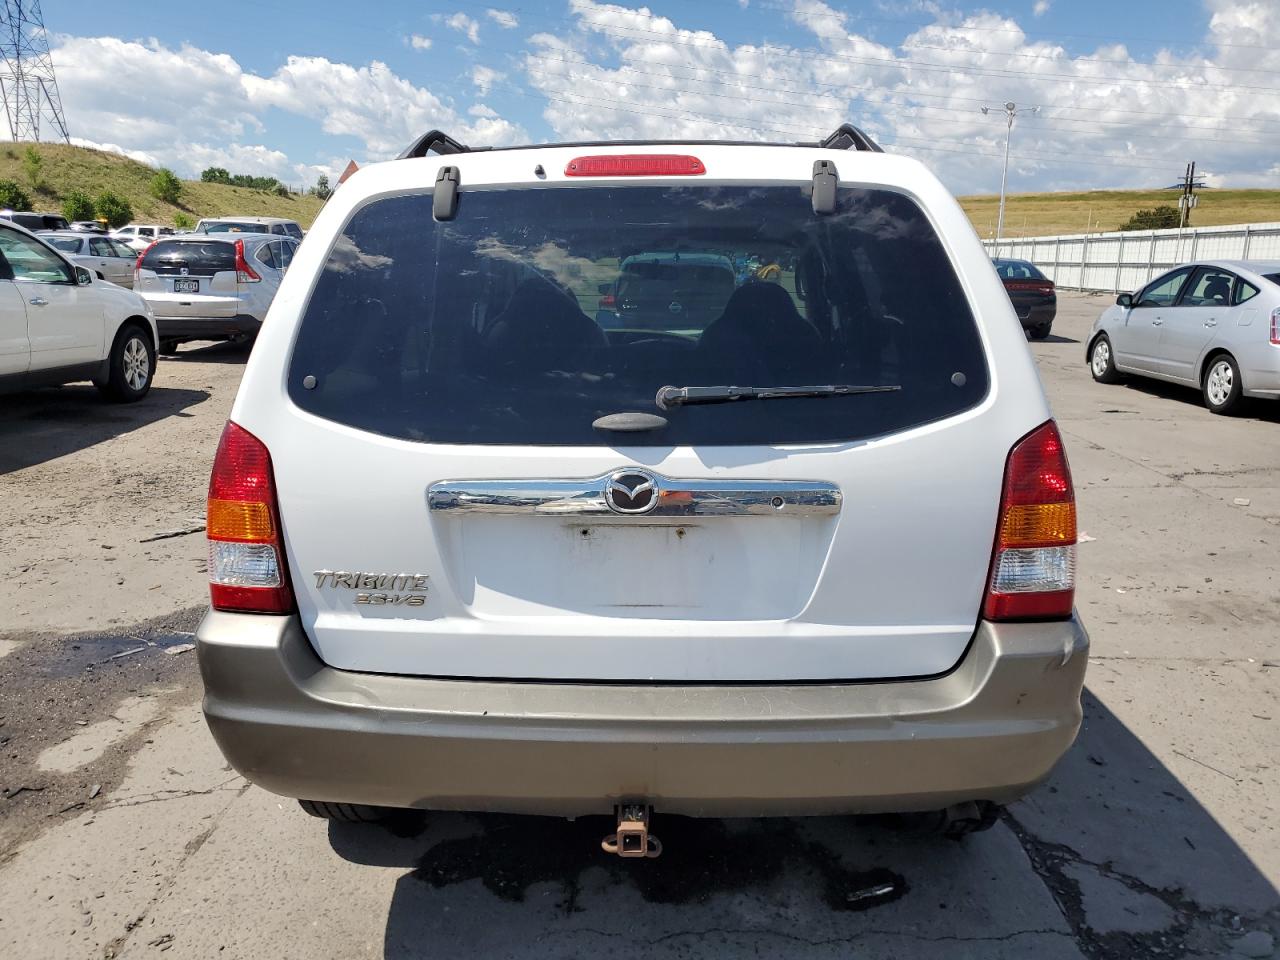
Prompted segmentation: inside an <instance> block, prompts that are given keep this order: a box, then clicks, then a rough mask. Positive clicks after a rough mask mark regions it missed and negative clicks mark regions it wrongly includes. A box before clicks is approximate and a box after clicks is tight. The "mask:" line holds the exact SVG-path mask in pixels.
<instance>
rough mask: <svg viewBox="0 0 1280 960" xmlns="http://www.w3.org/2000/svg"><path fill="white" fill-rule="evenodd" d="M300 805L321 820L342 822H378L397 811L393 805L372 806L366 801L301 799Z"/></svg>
mask: <svg viewBox="0 0 1280 960" xmlns="http://www.w3.org/2000/svg"><path fill="white" fill-rule="evenodd" d="M298 806H300V807H302V809H303V810H304V811H306V812H307V813H309V814H311V816H313V817H318V818H320V819H321V820H337V821H339V822H340V823H377V822H378V821H380V820H386V819H387V818H389V817H390V816H391V815H392V814H394V813H395V812H396V811H395V810H393V809H392V808H391V807H371V806H369V805H368V804H364V803H329V802H328V801H325V800H299V801H298Z"/></svg>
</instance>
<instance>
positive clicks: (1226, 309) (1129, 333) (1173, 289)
mask: <svg viewBox="0 0 1280 960" xmlns="http://www.w3.org/2000/svg"><path fill="white" fill-rule="evenodd" d="M1087 358H1088V362H1089V369H1090V372H1091V373H1092V374H1093V378H1094V379H1095V380H1097V381H1098V382H1100V383H1118V382H1120V380H1121V379H1123V377H1124V375H1125V374H1139V375H1141V376H1144V377H1154V378H1156V379H1159V380H1168V381H1170V382H1172V383H1181V384H1185V385H1187V386H1193V387H1198V388H1199V389H1200V391H1201V393H1202V394H1203V396H1204V402H1205V406H1207V407H1208V408H1209V409H1210V410H1211V411H1213V412H1214V413H1224V414H1225V413H1233V412H1237V411H1238V410H1239V408H1240V405H1241V402H1242V400H1243V398H1245V397H1263V398H1267V399H1271V400H1275V399H1280V260H1213V261H1206V262H1202V263H1189V264H1185V265H1183V266H1180V267H1177V268H1175V269H1173V270H1170V271H1169V272H1168V273H1166V274H1164V275H1163V276H1160V277H1157V278H1156V279H1154V280H1152V281H1151V282H1150V283H1148V284H1147V285H1146V286H1145V287H1143V288H1142V289H1141V290H1139V291H1138V292H1136V293H1122V294H1120V296H1119V297H1117V298H1116V303H1115V306H1113V307H1108V308H1107V309H1106V310H1105V311H1103V313H1102V316H1100V317H1099V318H1098V319H1097V320H1096V321H1095V322H1094V325H1093V331H1092V333H1091V334H1090V336H1089V345H1088V348H1087Z"/></svg>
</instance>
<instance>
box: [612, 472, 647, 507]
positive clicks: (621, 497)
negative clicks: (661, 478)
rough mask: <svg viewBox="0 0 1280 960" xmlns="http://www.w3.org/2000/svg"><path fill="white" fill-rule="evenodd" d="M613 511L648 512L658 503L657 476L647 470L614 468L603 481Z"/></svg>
mask: <svg viewBox="0 0 1280 960" xmlns="http://www.w3.org/2000/svg"><path fill="white" fill-rule="evenodd" d="M604 502H605V503H607V504H608V505H609V509H610V510H612V511H613V512H614V513H648V512H649V511H650V510H652V509H653V508H654V507H656V506H657V505H658V478H657V477H655V476H654V475H653V474H652V473H649V472H648V471H647V470H615V471H614V472H613V473H611V474H609V476H608V478H607V479H606V480H605V483H604Z"/></svg>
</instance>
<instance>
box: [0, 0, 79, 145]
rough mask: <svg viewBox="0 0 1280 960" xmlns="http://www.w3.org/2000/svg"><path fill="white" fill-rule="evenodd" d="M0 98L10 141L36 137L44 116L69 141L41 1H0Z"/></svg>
mask: <svg viewBox="0 0 1280 960" xmlns="http://www.w3.org/2000/svg"><path fill="white" fill-rule="evenodd" d="M0 61H3V62H2V63H0V96H2V98H3V100H4V112H5V118H6V119H7V120H8V121H9V132H10V135H11V136H12V137H13V139H14V140H39V139H40V120H41V118H42V117H43V118H44V119H46V120H47V121H48V122H49V123H50V124H51V125H52V126H53V129H54V132H55V133H56V134H57V138H58V139H59V140H61V141H63V142H64V143H70V142H71V138H70V137H69V136H68V135H67V123H66V120H65V119H64V118H63V115H62V97H61V95H59V93H58V81H57V79H56V78H55V77H54V75H53V57H52V56H51V55H50V53H49V37H48V33H47V31H46V30H45V27H44V15H43V14H42V13H41V12H40V0H2V2H0Z"/></svg>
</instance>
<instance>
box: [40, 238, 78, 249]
mask: <svg viewBox="0 0 1280 960" xmlns="http://www.w3.org/2000/svg"><path fill="white" fill-rule="evenodd" d="M44 242H45V243H47V244H49V246H51V247H53V249H55V250H61V251H62V252H63V253H79V252H80V238H79V237H45V238H44Z"/></svg>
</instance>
